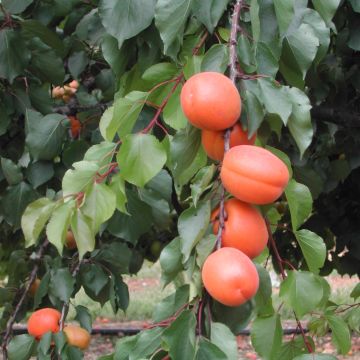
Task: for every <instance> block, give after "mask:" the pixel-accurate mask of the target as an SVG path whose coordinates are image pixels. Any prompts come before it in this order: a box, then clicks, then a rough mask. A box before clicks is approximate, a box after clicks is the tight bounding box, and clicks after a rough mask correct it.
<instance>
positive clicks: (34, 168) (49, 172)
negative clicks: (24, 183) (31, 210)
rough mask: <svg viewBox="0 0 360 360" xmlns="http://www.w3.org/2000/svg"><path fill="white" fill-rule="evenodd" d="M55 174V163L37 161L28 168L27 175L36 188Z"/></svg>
mask: <svg viewBox="0 0 360 360" xmlns="http://www.w3.org/2000/svg"><path fill="white" fill-rule="evenodd" d="M53 176H54V165H53V163H52V162H50V161H36V162H34V163H31V164H30V165H29V166H28V168H27V169H26V177H27V179H28V181H29V182H30V184H31V185H32V186H33V188H34V189H36V188H38V187H39V186H41V185H43V184H45V183H46V182H47V181H49V180H50V179H52V177H53Z"/></svg>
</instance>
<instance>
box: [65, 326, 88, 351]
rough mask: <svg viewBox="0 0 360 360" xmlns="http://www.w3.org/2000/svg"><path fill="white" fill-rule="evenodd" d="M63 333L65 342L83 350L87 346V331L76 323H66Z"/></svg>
mask: <svg viewBox="0 0 360 360" xmlns="http://www.w3.org/2000/svg"><path fill="white" fill-rule="evenodd" d="M64 333H65V335H66V338H67V342H68V344H69V345H71V346H76V347H78V348H79V349H82V350H85V349H87V348H88V347H89V344H90V340H91V336H90V334H89V332H88V331H86V330H85V329H83V328H81V327H80V326H76V325H66V326H65V327H64Z"/></svg>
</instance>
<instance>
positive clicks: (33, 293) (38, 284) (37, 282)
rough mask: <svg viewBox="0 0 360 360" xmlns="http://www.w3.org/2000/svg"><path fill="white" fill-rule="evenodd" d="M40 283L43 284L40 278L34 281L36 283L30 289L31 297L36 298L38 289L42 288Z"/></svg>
mask: <svg viewBox="0 0 360 360" xmlns="http://www.w3.org/2000/svg"><path fill="white" fill-rule="evenodd" d="M40 282H41V280H40V279H38V278H36V279H35V280H34V282H33V283H32V284H31V286H30V289H29V295H30V296H35V294H36V291H37V289H38V288H39V286H40Z"/></svg>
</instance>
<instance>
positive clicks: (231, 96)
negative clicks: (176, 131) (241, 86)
mask: <svg viewBox="0 0 360 360" xmlns="http://www.w3.org/2000/svg"><path fill="white" fill-rule="evenodd" d="M180 101H181V106H182V109H183V112H184V114H185V116H186V117H187V119H188V120H189V121H190V123H191V124H192V125H194V126H195V127H197V128H200V129H206V130H224V129H227V128H229V127H231V126H233V125H234V124H235V123H236V121H237V120H238V119H239V117H240V113H241V99H240V95H239V92H238V90H237V88H236V86H235V85H234V84H233V83H232V81H231V80H230V79H229V78H227V77H226V76H225V75H223V74H220V73H217V72H202V73H199V74H195V75H194V76H192V77H191V78H190V79H189V80H188V81H187V82H186V83H185V85H184V86H183V88H182V90H181V94H180Z"/></svg>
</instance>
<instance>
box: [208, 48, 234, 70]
mask: <svg viewBox="0 0 360 360" xmlns="http://www.w3.org/2000/svg"><path fill="white" fill-rule="evenodd" d="M228 64H229V48H228V47H227V46H226V45H224V44H215V45H213V46H212V47H211V48H210V49H209V50H208V51H207V52H206V54H205V56H204V57H203V60H202V63H201V71H202V72H203V71H215V72H219V73H224V72H225V70H226V68H227V67H228Z"/></svg>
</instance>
